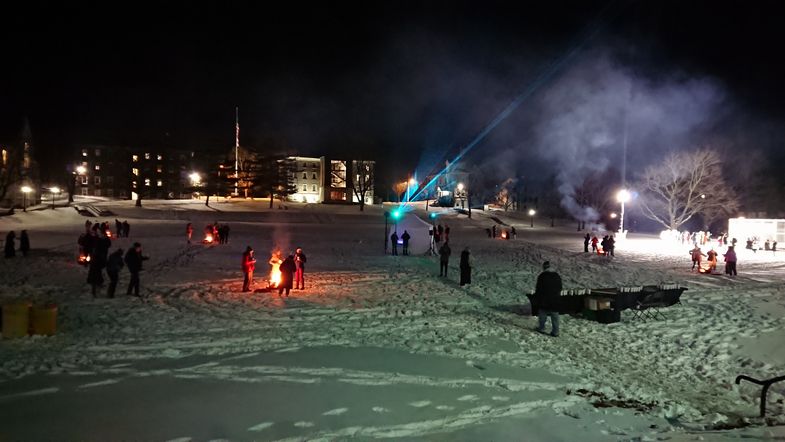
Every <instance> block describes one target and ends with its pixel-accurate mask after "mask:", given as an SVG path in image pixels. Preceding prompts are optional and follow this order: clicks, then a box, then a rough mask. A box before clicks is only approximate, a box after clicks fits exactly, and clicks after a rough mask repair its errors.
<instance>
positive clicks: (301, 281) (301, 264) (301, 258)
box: [294, 247, 308, 290]
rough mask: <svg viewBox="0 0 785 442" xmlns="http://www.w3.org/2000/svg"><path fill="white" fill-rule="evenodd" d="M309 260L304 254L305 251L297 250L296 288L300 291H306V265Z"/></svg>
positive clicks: (295, 256)
mask: <svg viewBox="0 0 785 442" xmlns="http://www.w3.org/2000/svg"><path fill="white" fill-rule="evenodd" d="M306 262H308V258H307V257H306V256H305V253H303V249H301V248H299V247H298V248H297V250H296V251H295V253H294V264H295V267H296V270H295V272H294V288H295V289H298V290H305V263H306Z"/></svg>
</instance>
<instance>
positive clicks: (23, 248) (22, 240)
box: [19, 230, 30, 256]
mask: <svg viewBox="0 0 785 442" xmlns="http://www.w3.org/2000/svg"><path fill="white" fill-rule="evenodd" d="M19 251H20V252H22V256H27V252H29V251H30V237H29V236H27V230H22V235H21V236H20V237H19Z"/></svg>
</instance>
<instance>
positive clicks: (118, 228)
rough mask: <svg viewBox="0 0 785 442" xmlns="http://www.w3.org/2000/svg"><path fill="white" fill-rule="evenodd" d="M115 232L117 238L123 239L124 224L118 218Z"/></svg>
mask: <svg viewBox="0 0 785 442" xmlns="http://www.w3.org/2000/svg"><path fill="white" fill-rule="evenodd" d="M114 231H115V236H116V237H118V238H122V237H123V223H121V222H120V220H119V219H117V218H115V219H114Z"/></svg>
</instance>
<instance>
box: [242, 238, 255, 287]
mask: <svg viewBox="0 0 785 442" xmlns="http://www.w3.org/2000/svg"><path fill="white" fill-rule="evenodd" d="M242 266H243V291H244V292H250V291H251V284H253V271H254V269H255V268H256V258H254V256H253V249H252V248H251V246H248V247H246V248H245V252H243V262H242Z"/></svg>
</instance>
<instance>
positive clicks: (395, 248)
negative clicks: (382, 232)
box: [390, 232, 398, 256]
mask: <svg viewBox="0 0 785 442" xmlns="http://www.w3.org/2000/svg"><path fill="white" fill-rule="evenodd" d="M390 242H391V243H392V254H393V256H397V255H398V232H393V233H392V235H390Z"/></svg>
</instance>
